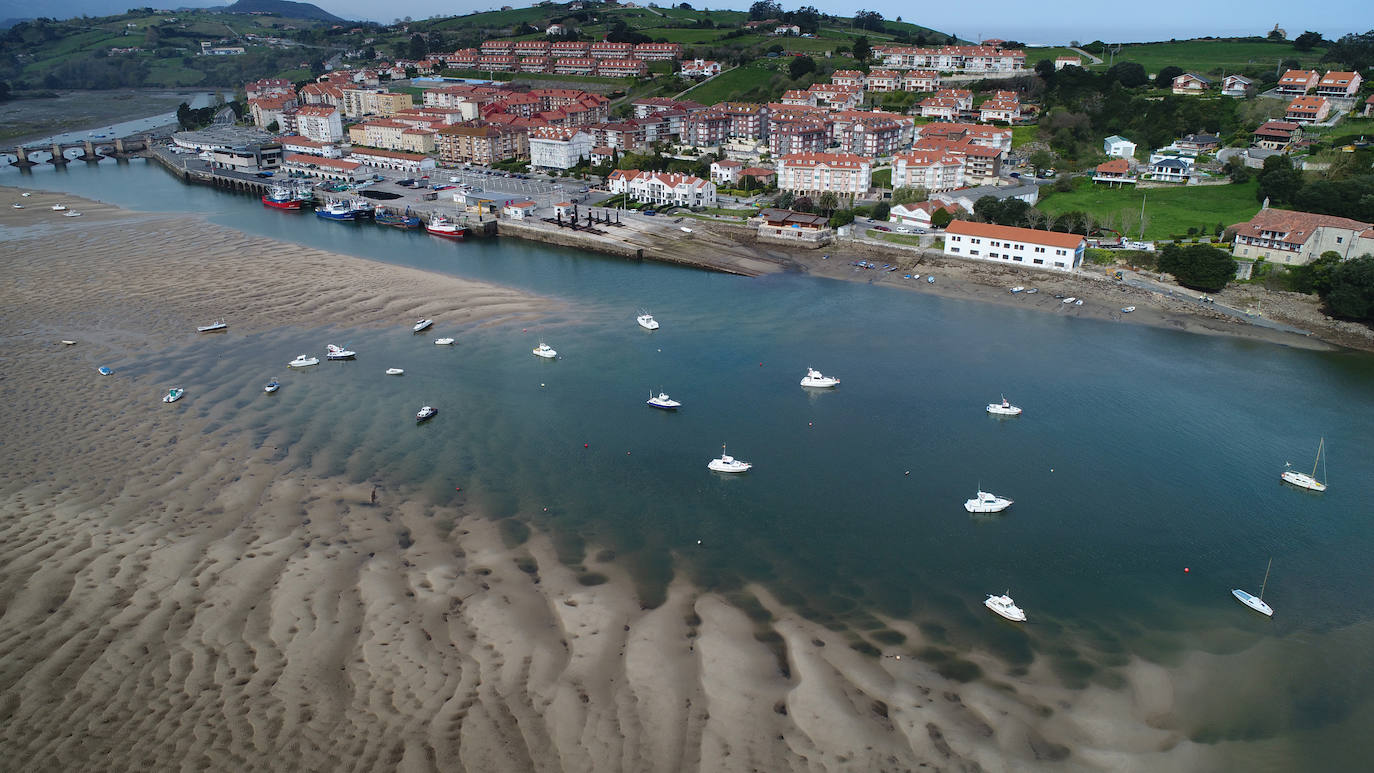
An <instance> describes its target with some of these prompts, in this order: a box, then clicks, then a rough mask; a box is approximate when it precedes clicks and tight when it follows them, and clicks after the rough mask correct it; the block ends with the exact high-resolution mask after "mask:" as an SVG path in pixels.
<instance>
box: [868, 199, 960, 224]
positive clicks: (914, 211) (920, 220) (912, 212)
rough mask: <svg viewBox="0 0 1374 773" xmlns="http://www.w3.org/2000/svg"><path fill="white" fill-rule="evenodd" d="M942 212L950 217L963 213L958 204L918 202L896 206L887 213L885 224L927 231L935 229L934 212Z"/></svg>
mask: <svg viewBox="0 0 1374 773" xmlns="http://www.w3.org/2000/svg"><path fill="white" fill-rule="evenodd" d="M940 210H944V211H946V212H948V213H949V214H950V215H957V214H959V213H960V212H963V211H964V209H963V207H960V206H959V205H958V204H945V203H943V202H939V201H920V202H916V203H914V204H897V205H895V206H893V207H892V209H891V210H889V211H888V214H887V222H889V223H896V224H897V225H904V226H908V227H911V228H916V229H919V230H921V231H929V230H930V229H932V228H934V227H935V224H934V223H933V222H932V219H933V217H934V215H935V213H936V212H938V211H940Z"/></svg>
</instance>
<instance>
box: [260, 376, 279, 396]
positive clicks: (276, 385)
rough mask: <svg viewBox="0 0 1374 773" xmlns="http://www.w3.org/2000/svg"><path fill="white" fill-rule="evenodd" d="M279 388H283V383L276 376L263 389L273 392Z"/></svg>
mask: <svg viewBox="0 0 1374 773" xmlns="http://www.w3.org/2000/svg"><path fill="white" fill-rule="evenodd" d="M278 389H281V384H280V383H279V382H278V381H277V380H276V379H275V378H274V379H272V380H271V381H269V382H267V386H265V387H263V388H262V391H264V392H268V393H271V392H275V391H277V390H278Z"/></svg>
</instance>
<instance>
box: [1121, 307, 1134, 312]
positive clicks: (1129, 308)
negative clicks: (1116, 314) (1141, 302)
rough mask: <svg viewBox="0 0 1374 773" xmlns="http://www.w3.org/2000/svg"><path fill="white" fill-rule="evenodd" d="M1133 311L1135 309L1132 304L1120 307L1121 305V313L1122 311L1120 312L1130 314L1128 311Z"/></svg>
mask: <svg viewBox="0 0 1374 773" xmlns="http://www.w3.org/2000/svg"><path fill="white" fill-rule="evenodd" d="M1133 311H1135V307H1134V306H1122V307H1121V313H1122V314H1130V313H1131V312H1133Z"/></svg>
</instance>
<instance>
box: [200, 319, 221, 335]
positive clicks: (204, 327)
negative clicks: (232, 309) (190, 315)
mask: <svg viewBox="0 0 1374 773" xmlns="http://www.w3.org/2000/svg"><path fill="white" fill-rule="evenodd" d="M228 327H229V323H227V322H225V321H224V320H220V321H219V322H216V323H214V324H211V325H201V326H200V327H198V328H196V332H197V333H212V332H214V331H216V330H224V329H226V328H228Z"/></svg>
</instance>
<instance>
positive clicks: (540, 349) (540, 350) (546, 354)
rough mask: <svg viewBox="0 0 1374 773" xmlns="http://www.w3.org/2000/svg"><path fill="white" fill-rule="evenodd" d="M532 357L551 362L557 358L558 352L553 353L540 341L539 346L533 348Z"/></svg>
mask: <svg viewBox="0 0 1374 773" xmlns="http://www.w3.org/2000/svg"><path fill="white" fill-rule="evenodd" d="M534 356H535V357H543V358H544V359H546V360H552V359H553V358H554V357H557V356H558V352H556V351H554V350H553V349H552V348H551V347H550V346H549V345H548V344H546V343H544V342H543V341H540V342H539V345H538V346H536V347H535V348H534Z"/></svg>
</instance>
